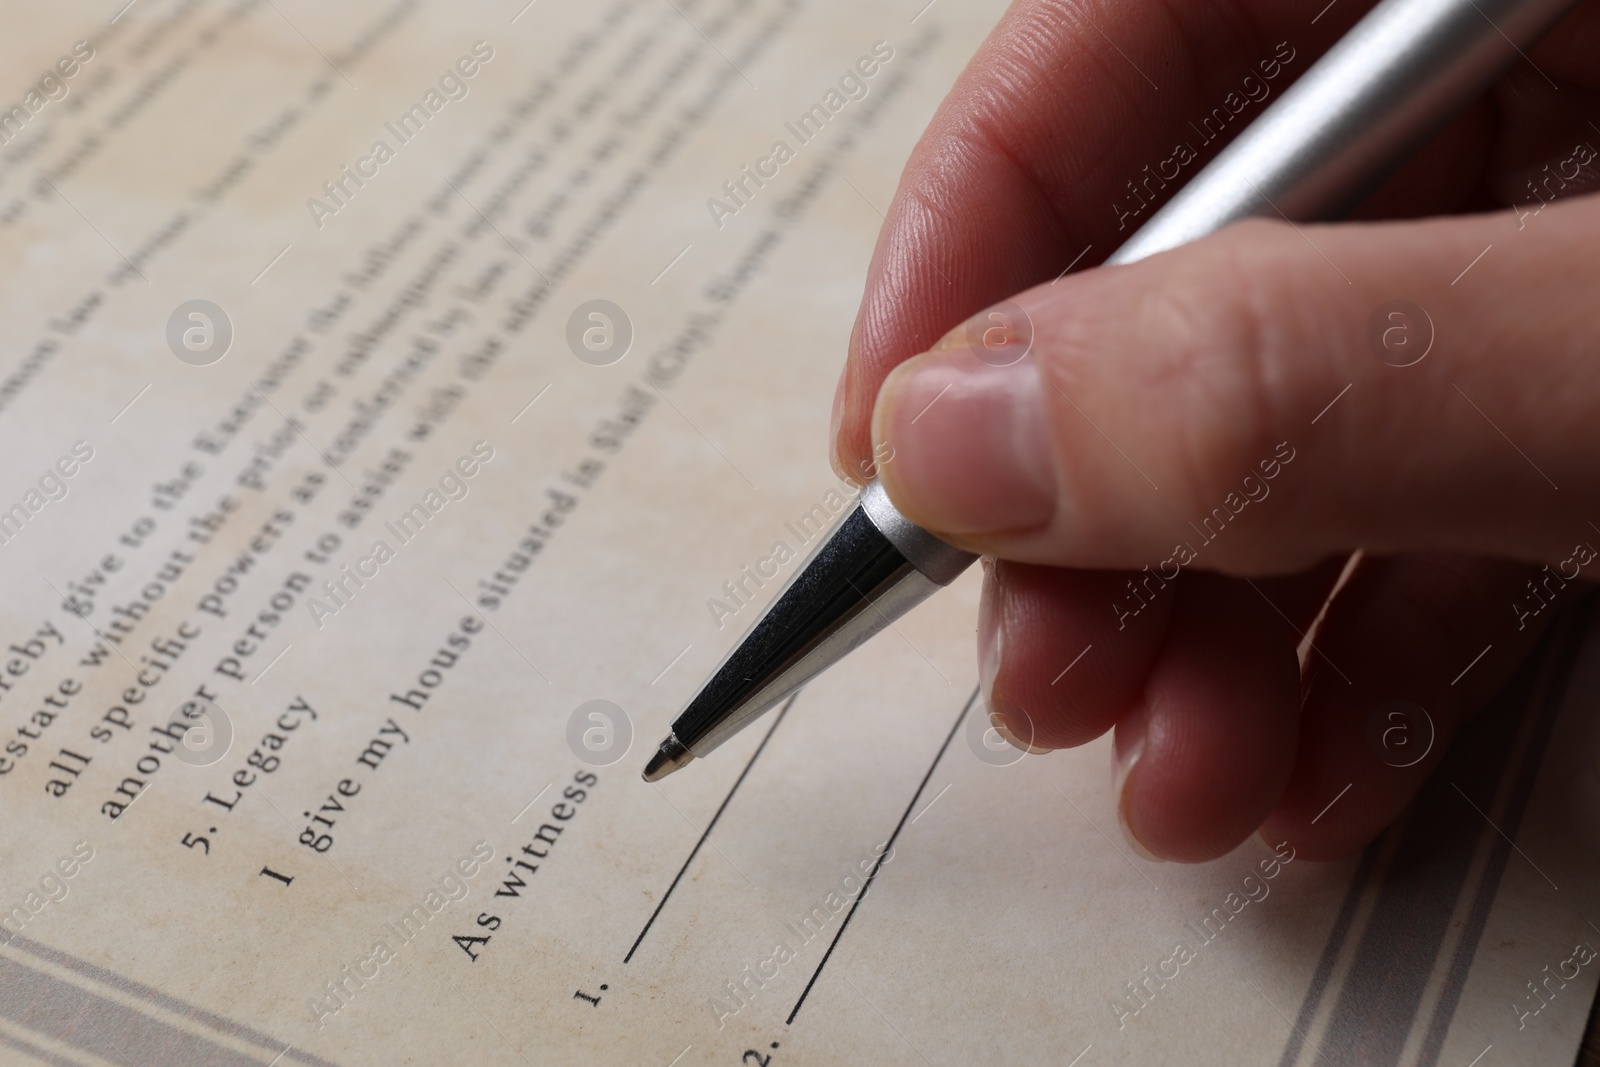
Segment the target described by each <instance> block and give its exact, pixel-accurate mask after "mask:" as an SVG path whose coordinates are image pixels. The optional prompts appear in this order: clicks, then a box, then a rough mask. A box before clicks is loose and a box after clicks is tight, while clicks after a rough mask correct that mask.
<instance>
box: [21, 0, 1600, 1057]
mask: <svg viewBox="0 0 1600 1067" xmlns="http://www.w3.org/2000/svg"><path fill="white" fill-rule="evenodd" d="M1314 6H1320V5H1314ZM1003 8H1004V5H1003V4H1002V3H1001V2H999V0H980V2H964V3H957V2H955V0H942V2H940V0H934V2H926V0H853V2H846V0H607V2H602V3H579V2H577V0H465V2H458V3H449V4H446V3H443V2H438V0H431V2H424V0H384V2H373V3H344V4H316V3H311V2H309V0H110V2H108V3H105V4H103V5H101V4H98V3H97V4H89V5H84V4H44V3H42V2H21V0H10V2H8V4H7V15H8V18H7V20H6V31H5V33H4V34H3V35H0V60H3V62H0V71H3V75H0V309H3V314H0V449H3V451H0V454H3V455H4V457H5V460H4V462H3V463H0V574H3V576H4V581H5V589H6V592H7V595H6V597H5V599H4V601H3V603H0V646H3V648H4V651H3V652H0V813H3V816H0V817H3V831H0V929H3V931H4V932H3V933H0V1061H3V1062H8V1063H10V1062H15V1063H45V1064H123V1065H129V1067H143V1065H146V1064H151V1065H157V1064H160V1065H166V1064H214V1063H222V1064H235V1063H236V1064H262V1065H272V1064H283V1065H289V1064H315V1065H327V1064H341V1065H355V1064H397V1063H415V1064H444V1063H497V1064H498V1063H504V1064H540V1065H542V1064H556V1063H561V1064H567V1063H619V1064H620V1063H628V1064H641V1065H652V1064H653V1065H659V1067H671V1065H679V1067H691V1065H696V1064H727V1065H730V1067H732V1065H739V1064H752V1065H759V1067H769V1065H770V1067H795V1065H803V1064H834V1063H883V1064H968V1063H1037V1062H1048V1063H1059V1064H1064V1065H1065V1064H1076V1065H1081V1067H1092V1065H1095V1064H1110V1063H1126V1064H1146V1063H1163V1062H1182V1063H1224V1062H1227V1063H1281V1064H1285V1065H1288V1064H1313V1063H1326V1064H1339V1065H1343V1064H1356V1063H1372V1062H1388V1063H1398V1062H1407V1063H1411V1062H1417V1063H1430V1064H1431V1063H1440V1064H1460V1065H1466V1064H1468V1063H1481V1064H1483V1065H1484V1067H1489V1065H1492V1064H1498V1063H1516V1062H1522V1063H1532V1062H1540V1063H1554V1062H1562V1061H1567V1062H1570V1060H1571V1058H1572V1056H1573V1055H1574V1054H1575V1052H1576V1050H1577V1048H1578V1042H1579V1039H1580V1036H1581V1034H1582V1030H1583V1025H1584V1021H1585V1018H1586V1017H1587V1014H1588V1009H1589V1005H1590V1003H1591V1001H1592V999H1593V994H1594V989H1595V985H1596V980H1595V974H1596V971H1597V964H1596V958H1595V954H1596V950H1595V946H1596V945H1600V927H1596V925H1595V921H1600V909H1597V908H1595V907H1594V900H1595V891H1596V889H1597V888H1600V886H1597V881H1600V879H1597V877H1596V875H1597V868H1596V864H1595V863H1594V860H1593V856H1594V855H1595V854H1596V849H1597V847H1600V829H1597V826H1596V819H1595V812H1596V811H1597V810H1600V777H1597V772H1596V767H1597V764H1596V762H1595V756H1594V753H1595V751H1596V738H1595V730H1594V725H1593V723H1594V715H1593V714H1592V713H1593V711H1594V707H1595V703H1596V694H1597V693H1600V650H1597V648H1596V642H1597V640H1600V637H1597V635H1596V633H1595V632H1594V631H1592V630H1590V629H1589V628H1588V624H1587V621H1586V619H1585V618H1584V617H1582V616H1581V615H1578V614H1569V615H1568V616H1567V617H1566V619H1565V620H1564V621H1563V622H1562V623H1561V624H1560V625H1558V626H1557V627H1556V628H1555V629H1554V630H1553V631H1552V633H1551V636H1550V638H1549V640H1548V641H1547V642H1546V644H1545V646H1544V649H1543V651H1542V652H1541V654H1540V656H1539V657H1538V658H1537V659H1536V660H1535V661H1534V662H1532V663H1530V665H1529V666H1528V667H1527V669H1526V670H1524V672H1523V674H1522V675H1520V676H1519V678H1518V680H1517V681H1516V682H1515V683H1514V684H1513V685H1512V686H1511V688H1510V689H1508V691H1507V694H1506V695H1505V697H1504V698H1502V700H1501V701H1500V703H1499V704H1497V705H1496V707H1494V708H1492V709H1490V711H1488V712H1486V713H1485V714H1484V715H1483V716H1481V717H1480V718H1479V719H1477V720H1475V722H1474V723H1473V724H1472V726H1471V727H1470V728H1469V729H1468V730H1467V731H1465V733H1464V734H1463V736H1462V738H1461V739H1460V741H1459V743H1458V744H1457V745H1456V747H1455V748H1454V749H1453V750H1452V754H1451V756H1450V762H1449V764H1448V765H1447V767H1446V768H1445V771H1444V773H1441V774H1440V775H1439V776H1437V777H1436V779H1435V780H1434V783H1433V785H1432V786H1430V787H1429V789H1428V791H1427V792H1426V793H1425V794H1424V795H1423V797H1422V798H1421V799H1419V801H1418V803H1417V804H1416V805H1415V806H1414V808H1413V809H1412V811H1411V812H1410V813H1409V814H1408V815H1407V816H1406V817H1405V818H1404V819H1403V820H1402V821H1401V822H1400V823H1399V824H1397V826H1396V827H1395V828H1394V829H1393V830H1392V831H1391V832H1390V833H1389V834H1388V835H1387V836H1386V837H1385V838H1384V839H1382V840H1381V841H1380V842H1378V843H1377V844H1375V845H1374V846H1373V847H1372V848H1371V849H1369V850H1368V851H1367V852H1365V853H1364V854H1363V855H1362V856H1359V857H1355V858H1352V859H1350V860H1348V861H1344V862H1340V863H1333V864H1315V863H1311V862H1309V861H1307V860H1305V859H1303V858H1300V857H1296V856H1295V854H1294V850H1293V847H1292V844H1290V843H1283V844H1276V843H1274V844H1272V845H1269V844H1267V843H1263V842H1260V841H1254V840H1253V841H1251V842H1249V843H1247V844H1245V845H1242V846H1241V847H1240V848H1239V849H1238V850H1237V851H1236V852H1234V853H1233V854H1231V855H1229V856H1227V857H1224V858H1223V859H1220V860H1217V861H1215V862H1213V863H1210V864H1205V865H1201V866H1183V865H1175V864H1152V863H1147V862H1145V861H1144V860H1141V859H1139V858H1138V857H1136V856H1135V855H1133V854H1132V852H1131V851H1130V850H1129V849H1128V848H1127V846H1126V845H1125V843H1124V842H1123V839H1122V837H1121V836H1120V834H1119V832H1118V829H1117V819H1116V814H1115V811H1114V809H1113V806H1112V799H1111V791H1110V784H1109V777H1110V776H1109V773H1108V769H1107V768H1108V766H1109V763H1110V757H1109V752H1108V750H1109V741H1108V739H1104V738H1103V739H1101V740H1100V741H1099V742H1096V743H1094V744H1091V745H1089V746H1086V747H1085V748H1083V749H1079V750H1074V751H1067V752H1058V753H1052V754H1048V755H1024V754H1023V753H1021V752H1019V751H1017V750H1014V749H1012V748H1010V747H1009V746H1007V745H1005V744H1004V743H1003V742H1001V741H1000V740H999V739H998V738H997V737H996V735H995V734H994V733H993V731H992V730H990V729H989V726H988V719H987V716H986V714H985V712H984V710H983V708H982V707H981V701H979V700H978V699H977V696H976V693H977V671H976V665H975V662H974V658H975V657H974V653H973V629H974V623H975V619H976V608H977V599H978V588H979V583H978V577H977V574H976V572H974V573H969V574H968V575H967V576H965V577H964V578H963V579H961V580H960V581H958V582H957V583H956V584H955V585H954V586H953V587H952V588H951V589H949V590H948V591H946V592H944V593H943V594H941V595H939V596H937V597H936V598H934V599H933V600H931V601H930V602H929V603H927V604H925V605H924V606H923V607H922V608H920V609H919V610H917V611H916V612H914V613H913V614H911V615H909V616H908V617H906V618H904V619H903V620H901V621H899V622H897V623H896V624H895V625H894V626H893V627H891V628H890V629H888V630H886V631H885V632H883V633H882V634H880V635H879V636H878V637H877V638H875V639H874V640H873V641H872V642H871V644H870V645H868V646H867V647H866V648H864V649H863V650H862V651H861V652H860V653H858V654H857V655H855V656H852V657H851V658H850V659H849V660H848V661H847V662H845V663H842V664H841V665H839V666H838V667H837V668H836V669H834V670H831V671H829V672H827V673H826V674H825V675H824V676H822V677H821V678H819V679H817V680H816V681H814V682H813V683H812V684H810V685H808V686H807V687H806V688H805V689H804V690H802V691H801V692H800V693H799V694H798V695H797V696H795V697H794V698H793V699H791V700H790V701H789V702H788V703H786V704H785V705H784V706H783V707H782V708H780V709H775V710H774V711H772V712H770V713H769V714H768V715H767V716H765V717H764V718H763V719H761V720H760V721H759V722H758V723H756V724H755V726H753V727H752V728H751V729H748V730H746V731H744V732H743V733H742V734H740V735H739V736H738V737H736V738H734V739H733V740H732V741H730V742H729V743H728V744H727V745H725V746H724V747H723V748H721V749H719V750H717V751H716V752H714V753H713V754H712V755H711V756H710V757H708V758H706V759H704V760H701V761H697V762H696V763H695V764H694V765H693V767H692V768H690V769H689V770H686V771H684V772H683V773H680V774H677V775H674V776H672V777H671V778H669V779H666V780H664V781H663V782H661V783H659V784H657V785H649V784H646V783H644V782H643V781H642V780H641V778H640V770H641V769H642V767H643V765H644V763H645V761H646V759H647V758H648V756H649V754H650V753H651V751H652V750H653V748H654V746H655V744H656V743H657V742H658V741H659V739H660V738H661V737H662V736H664V735H665V733H666V732H667V729H668V728H669V726H670V723H671V721H672V719H673V717H674V716H675V714H676V713H677V711H678V710H679V709H680V708H681V706H682V705H683V703H684V702H685V701H686V700H687V699H688V698H689V697H690V696H691V695H692V694H693V693H694V692H695V690H696V688H697V687H698V686H699V685H700V683H701V682H702V681H703V680H704V679H705V678H706V676H707V674H708V673H709V672H710V671H711V669H712V668H713V667H714V666H715V665H716V664H717V662H718V661H719V660H720V658H721V657H722V656H723V654H724V653H726V651H727V650H728V649H729V648H730V647H731V646H732V645H733V643H734V642H735V641H736V640H737V639H738V637H739V636H740V634H741V633H743V632H744V631H745V629H746V628H747V627H748V626H749V625H750V623H751V622H752V620H753V619H754V618H755V617H756V616H757V615H758V614H759V612H760V611H761V609H762V608H763V606H764V605H765V604H766V603H768V602H769V601H770V600H771V598H772V596H773V595H774V594H775V593H776V591H777V589H778V588H779V587H780V585H781V583H782V582H783V581H784V580H785V579H786V578H787V577H788V576H790V575H791V574H793V573H794V570H795V567H796V566H797V564H798V562H799V561H800V559H801V558H803V557H804V555H805V554H806V553H807V552H808V551H809V550H810V549H811V548H812V547H814V546H815V545H816V544H817V543H818V541H819V539H820V538H822V537H823V536H824V535H825V533H826V531H827V530H828V528H829V527H830V526H831V524H832V523H833V522H834V521H835V520H837V519H838V518H839V517H840V516H841V515H843V514H844V513H845V511H846V510H847V509H848V508H849V507H850V506H851V504H852V503H853V501H854V499H855V493H856V490H855V488H854V487H853V486H852V485H850V484H849V483H847V482H843V481H840V480H839V479H838V478H837V477H835V476H834V475H833V474H832V473H831V472H830V470H829V468H828V464H827V462H826V458H825V456H826V442H827V432H828V415H829V400H830V398H831V395H832V388H833V383H834V381H835V378H836V376H837V373H838V368H839V366H840V363H841V360H842V358H843V353H844V351H845V347H846V341H847V338H848V335H849V330H850V326H851V322H852V318H853V315H854V311H855V306H856V303H857V301H858V299H859V297H860V293H861V289H862V282H863V278H864V276H865V271H866V266H867V262H868V259H869V256H870V254H871V250H872V246H873V241H874V238H875V235H876V233H877V230H878V227H879V225H880V223H881V218H882V214H883V212H884V211H885V209H886V208H887V206H888V204H889V202H890V199H891V197H892V195H893V192H894V189H895V184H896V181H897V178H898V175H899V173H900V170H901V168H902V166H903V165H904V161H905V159H906V158H907V156H908V154H909V153H910V151H911V148H912V146H913V145H914V144H915V141H916V138H917V137H918V135H919V133H920V131H921V130H922V129H923V127H924V125H925V124H926V122H927V121H928V119H929V117H930V116H931V114H932V113H933V110H934V108H935V107H936V106H937V104H938V102H939V100H940V99H941V97H942V96H943V94H944V93H945V92H946V91H947V89H948V88H949V86H950V85H951V83H952V82H953V80H954V78H955V77H956V75H957V74H958V73H959V71H960V69H961V68H962V66H963V64H964V63H965V62H966V60H967V59H968V58H969V57H970V55H971V54H972V53H973V51H974V50H975V49H976V47H977V46H978V44H979V43H980V42H981V41H982V39H983V36H984V35H985V33H987V31H988V29H989V28H990V27H991V26H992V25H993V23H994V21H995V20H996V19H997V18H998V16H999V15H1000V13H1001V12H1002V10H1003ZM1314 15H1315V11H1314V10H1311V9H1308V11H1307V19H1308V22H1309V20H1310V19H1311V18H1312V17H1313V16H1314ZM1073 654H1076V650H1066V651H1065V652H1064V659H1063V666H1066V660H1067V659H1070V657H1071V655H1073ZM1333 799H1334V800H1335V801H1337V798H1333ZM1333 811H1334V812H1335V813H1336V812H1337V808H1336V807H1335V808H1333ZM1330 817H1331V816H1330ZM1591 920H1594V921H1591ZM1474 1057H1481V1058H1480V1059H1479V1060H1474V1059H1473V1058H1474Z"/></svg>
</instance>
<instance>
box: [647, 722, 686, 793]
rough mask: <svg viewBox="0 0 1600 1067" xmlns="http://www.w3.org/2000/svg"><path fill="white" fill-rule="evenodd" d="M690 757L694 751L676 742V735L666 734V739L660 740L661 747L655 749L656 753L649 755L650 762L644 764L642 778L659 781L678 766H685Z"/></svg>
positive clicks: (648, 780)
mask: <svg viewBox="0 0 1600 1067" xmlns="http://www.w3.org/2000/svg"><path fill="white" fill-rule="evenodd" d="M692 759H694V753H693V752H690V751H689V750H688V749H687V748H684V747H683V745H682V744H680V743H679V742H678V735H677V734H668V735H667V739H666V740H665V741H663V742H661V747H660V748H659V749H657V750H656V754H655V755H654V756H651V757H650V762H649V763H647V764H645V768H644V780H645V781H647V782H659V781H661V779H663V778H665V777H666V776H667V775H669V774H671V773H672V772H673V771H675V770H677V769H678V768H680V767H683V766H686V765H687V764H688V763H689V761H690V760H692Z"/></svg>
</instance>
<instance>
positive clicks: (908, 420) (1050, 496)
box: [872, 349, 1056, 534]
mask: <svg viewBox="0 0 1600 1067" xmlns="http://www.w3.org/2000/svg"><path fill="white" fill-rule="evenodd" d="M872 438H873V442H874V443H875V444H876V445H888V446H889V447H892V448H893V449H894V457H895V461H894V463H892V464H886V465H885V466H884V468H883V473H882V479H883V483H884V487H885V488H886V489H887V490H888V491H889V495H890V496H891V497H892V498H893V499H894V502H895V504H896V505H897V506H898V507H899V508H900V509H901V510H902V511H903V512H905V514H906V517H907V518H909V519H911V520H912V521H913V522H916V523H918V524H919V525H921V526H924V527H927V528H928V529H932V530H937V531H940V532H943V533H952V534H969V533H993V532H997V531H1001V530H1025V529H1030V528H1032V527H1036V526H1041V525H1043V524H1044V523H1046V522H1048V521H1049V520H1050V518H1051V516H1052V515H1054V514H1055V510H1056V476H1055V467H1054V463H1053V461H1052V458H1051V452H1052V450H1051V441H1050V432H1049V427H1048V425H1047V423H1046V418H1045V405H1044V398H1043V396H1042V395H1041V392H1040V383H1039V374H1038V371H1037V369H1036V368H1035V366H1034V361H1033V360H1032V359H1031V358H1025V359H1022V360H1020V361H1019V362H1016V363H1013V364H1010V365H1009V366H1003V367H1000V366H993V365H991V364H989V363H985V362H983V361H982V360H980V359H978V358H976V357H975V356H973V355H972V353H971V352H970V351H966V350H965V349H950V350H945V351H937V352H931V353H928V354H925V355H921V356H917V357H916V358H915V359H912V360H909V361H907V362H905V363H902V364H901V365H900V366H899V367H897V368H895V370H894V371H893V373H891V374H890V375H889V377H888V379H887V380H886V381H885V382H884V385H883V389H882V391H881V392H879V394H878V402H877V407H876V408H875V409H874V411H873V416H872Z"/></svg>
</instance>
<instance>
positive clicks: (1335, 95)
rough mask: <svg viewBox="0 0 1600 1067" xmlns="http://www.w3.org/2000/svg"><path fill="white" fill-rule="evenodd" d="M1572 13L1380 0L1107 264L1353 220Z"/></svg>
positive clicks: (1493, 2) (1509, 4)
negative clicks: (1253, 226) (1277, 220)
mask: <svg viewBox="0 0 1600 1067" xmlns="http://www.w3.org/2000/svg"><path fill="white" fill-rule="evenodd" d="M1574 6H1575V0H1384V2H1383V3H1380V4H1379V5H1378V6H1377V7H1375V8H1373V9H1372V11H1370V12H1369V13H1368V14H1367V16H1366V17H1365V18H1363V19H1362V20H1361V21H1360V22H1359V23H1357V24H1356V26H1355V27H1354V28H1353V29H1351V30H1350V32H1349V33H1348V34H1346V35H1345V36H1344V37H1343V38H1342V39H1340V41H1339V42H1338V43H1337V44H1335V45H1334V46H1333V47H1332V48H1331V49H1329V51H1328V52H1327V53H1326V54H1324V55H1323V56H1322V58H1321V59H1319V60H1318V61H1317V62H1316V63H1315V64H1313V65H1312V67H1311V69H1310V70H1308V71H1306V72H1305V74H1303V75H1301V77H1300V79H1299V80H1298V81H1297V82H1295V83H1294V85H1292V86H1290V87H1289V88H1288V89H1287V90H1285V92H1284V94H1283V95H1282V96H1281V97H1279V99H1278V100H1277V102H1276V103H1274V104H1272V105H1271V106H1270V107H1268V108H1267V109H1266V111H1264V112H1263V113H1262V114H1261V117H1260V118H1258V119H1256V121H1255V122H1253V123H1251V124H1250V126H1249V128H1248V129H1246V130H1245V131H1244V132H1243V133H1241V134H1240V135H1239V136H1238V137H1237V138H1235V139H1234V140H1233V141H1232V142H1231V143H1229V144H1228V146H1227V147H1226V148H1224V149H1223V150H1222V151H1221V152H1220V153H1219V154H1218V155H1217V157H1216V158H1215V159H1214V160H1212V161H1211V163H1210V164H1209V165H1207V166H1206V167H1205V169H1203V170H1202V171H1201V172H1200V173H1199V174H1197V175H1196V176H1195V177H1194V179H1193V180H1191V181H1190V182H1189V183H1188V184H1187V185H1185V186H1184V187H1183V189H1182V190H1181V191H1180V192H1178V193H1177V194H1176V195H1175V196H1174V197H1173V198H1172V199H1171V200H1170V201H1168V202H1167V203H1166V204H1165V205H1164V206H1163V207H1162V208H1161V210H1159V211H1158V212H1156V213H1155V214H1154V215H1152V216H1151V217H1150V219H1149V221H1148V222H1146V223H1145V224H1144V226H1142V227H1140V228H1139V230H1138V231H1137V232H1136V233H1135V234H1134V235H1133V236H1132V237H1131V238H1130V239H1129V240H1128V241H1127V242H1126V243H1125V244H1123V245H1122V247H1120V248H1119V249H1117V251H1116V252H1115V253H1113V254H1112V256H1111V258H1110V259H1108V260H1107V261H1106V262H1107V263H1132V262H1133V261H1135V260H1138V259H1143V258H1144V257H1146V256H1151V255H1154V254H1156V253H1157V252H1164V251H1166V250H1168V249H1170V248H1176V247H1177V246H1179V245H1181V244H1185V243H1187V242H1189V241H1193V240H1196V239H1198V238H1201V237H1204V236H1206V235H1207V234H1210V233H1213V232H1215V231H1217V230H1220V229H1221V228H1222V227H1224V226H1226V225H1228V224H1229V223H1230V222H1237V221H1239V220H1241V219H1246V218H1253V217H1257V216H1266V217H1276V216H1281V217H1283V218H1285V219H1287V220H1289V221H1292V222H1311V221H1316V220H1320V219H1335V218H1340V217H1342V216H1344V215H1346V214H1348V213H1349V212H1350V211H1351V210H1352V209H1353V208H1355V206H1356V205H1357V204H1359V203H1360V202H1361V201H1362V200H1364V199H1366V197H1367V196H1369V195H1370V194H1371V193H1372V192H1373V191H1374V190H1375V189H1377V187H1378V186H1379V185H1381V184H1382V183H1383V182H1384V180H1385V179H1387V178H1388V177H1390V176H1391V175H1392V174H1393V173H1394V172H1395V171H1396V170H1398V169H1399V168H1400V167H1401V166H1402V165H1403V164H1404V163H1405V162H1406V160H1408V159H1409V158H1411V156H1412V155H1414V154H1415V153H1416V152H1417V151H1418V150H1419V149H1420V148H1421V147H1422V146H1423V145H1424V144H1425V143H1426V142H1427V141H1428V139H1429V138H1431V137H1432V136H1433V135H1434V134H1436V133H1437V132H1438V131H1439V130H1440V129H1442V128H1443V127H1444V126H1445V124H1447V123H1448V122H1449V121H1450V119H1451V118H1452V117H1454V116H1455V115H1456V114H1457V113H1458V112H1459V111H1460V110H1461V109H1462V108H1463V107H1465V106H1466V105H1467V103H1469V102H1470V101H1472V100H1473V99H1474V98H1476V97H1477V96H1478V95H1479V94H1480V93H1482V92H1483V91H1484V90H1486V89H1487V88H1488V87H1489V86H1490V85H1491V84H1492V83H1493V82H1494V80H1495V79H1496V78H1498V77H1499V76H1500V75H1501V73H1503V72H1504V71H1505V69H1506V67H1507V66H1508V65H1509V64H1511V63H1512V62H1513V61H1523V62H1527V60H1526V59H1524V58H1523V55H1522V53H1523V52H1524V51H1525V50H1526V49H1527V48H1528V47H1530V46H1531V45H1532V44H1533V43H1534V42H1535V41H1537V40H1538V39H1539V38H1540V37H1541V36H1542V35H1543V34H1544V33H1545V32H1546V31H1547V30H1549V29H1550V27H1551V26H1553V25H1555V23H1556V22H1557V21H1558V20H1559V19H1560V18H1561V16H1562V15H1564V14H1565V13H1566V12H1567V11H1569V10H1571V9H1572V8H1573V7H1574Z"/></svg>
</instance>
